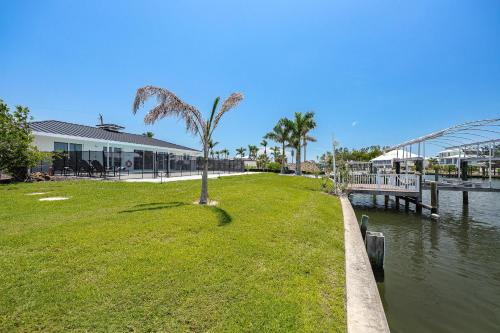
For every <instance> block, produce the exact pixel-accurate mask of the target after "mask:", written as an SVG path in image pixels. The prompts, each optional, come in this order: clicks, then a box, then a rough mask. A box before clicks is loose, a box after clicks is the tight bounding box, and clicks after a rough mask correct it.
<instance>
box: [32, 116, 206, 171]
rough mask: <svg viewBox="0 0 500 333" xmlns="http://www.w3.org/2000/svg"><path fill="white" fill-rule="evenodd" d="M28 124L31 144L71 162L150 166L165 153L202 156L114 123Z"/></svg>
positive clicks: (117, 165)
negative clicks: (31, 137)
mask: <svg viewBox="0 0 500 333" xmlns="http://www.w3.org/2000/svg"><path fill="white" fill-rule="evenodd" d="M30 127H31V129H32V133H33V136H34V144H35V146H36V147H37V148H38V149H39V150H40V151H50V152H53V151H54V152H61V153H68V154H67V155H68V156H69V159H72V160H73V163H78V161H81V160H83V161H84V162H85V161H91V160H96V161H100V163H103V162H105V165H106V166H108V167H126V168H127V169H130V170H134V169H153V168H154V167H153V165H154V164H155V163H158V161H159V160H160V159H161V160H163V159H165V156H167V154H172V155H176V156H181V157H182V156H183V157H186V158H193V157H198V156H202V152H201V151H199V150H196V149H192V148H189V147H184V146H181V145H177V144H174V143H171V142H167V141H163V140H159V139H155V138H150V137H147V136H144V135H139V134H132V133H126V132H123V131H122V130H123V129H124V128H123V127H121V126H118V125H115V124H102V125H97V126H95V127H93V126H86V125H79V124H73V123H67V122H62V121H57V120H46V121H34V122H32V123H30ZM84 162H82V163H84ZM103 164H104V163H103Z"/></svg>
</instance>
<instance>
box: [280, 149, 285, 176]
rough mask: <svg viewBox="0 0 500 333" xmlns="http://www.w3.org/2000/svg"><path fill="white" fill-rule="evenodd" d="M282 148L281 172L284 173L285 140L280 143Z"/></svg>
mask: <svg viewBox="0 0 500 333" xmlns="http://www.w3.org/2000/svg"><path fill="white" fill-rule="evenodd" d="M282 145H283V150H282V151H281V171H280V172H281V173H285V142H283V143H282Z"/></svg>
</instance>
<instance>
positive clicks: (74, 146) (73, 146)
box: [69, 143, 82, 151]
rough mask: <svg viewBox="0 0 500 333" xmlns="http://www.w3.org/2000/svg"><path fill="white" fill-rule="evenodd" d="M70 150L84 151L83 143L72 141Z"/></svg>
mask: <svg viewBox="0 0 500 333" xmlns="http://www.w3.org/2000/svg"><path fill="white" fill-rule="evenodd" d="M69 151H82V145H81V144H77V143H70V144H69Z"/></svg>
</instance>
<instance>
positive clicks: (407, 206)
mask: <svg viewBox="0 0 500 333" xmlns="http://www.w3.org/2000/svg"><path fill="white" fill-rule="evenodd" d="M409 210H410V200H408V198H405V211H409Z"/></svg>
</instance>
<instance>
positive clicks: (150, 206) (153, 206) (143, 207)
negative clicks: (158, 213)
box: [119, 201, 188, 214]
mask: <svg viewBox="0 0 500 333" xmlns="http://www.w3.org/2000/svg"><path fill="white" fill-rule="evenodd" d="M187 205H188V204H187V203H185V202H179V201H174V202H151V203H146V204H140V205H135V206H134V208H132V209H127V210H122V211H120V212H119V213H120V214H121V213H135V212H143V211H148V210H160V209H170V208H175V207H181V206H187Z"/></svg>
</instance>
